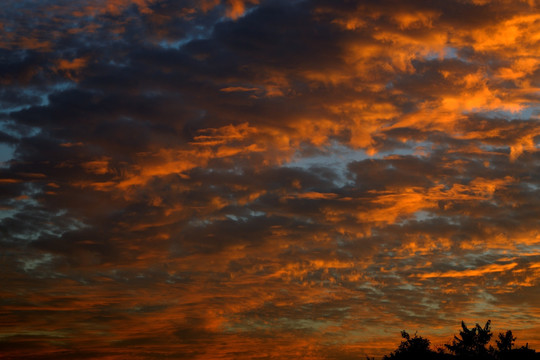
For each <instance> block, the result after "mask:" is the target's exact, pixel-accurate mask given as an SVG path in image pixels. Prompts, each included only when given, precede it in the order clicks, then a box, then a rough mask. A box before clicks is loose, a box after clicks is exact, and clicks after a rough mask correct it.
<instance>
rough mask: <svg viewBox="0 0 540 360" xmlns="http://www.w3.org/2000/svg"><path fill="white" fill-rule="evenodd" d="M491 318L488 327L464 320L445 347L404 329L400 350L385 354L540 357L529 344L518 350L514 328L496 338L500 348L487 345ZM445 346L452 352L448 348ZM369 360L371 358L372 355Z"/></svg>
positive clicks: (406, 358) (394, 358)
mask: <svg viewBox="0 0 540 360" xmlns="http://www.w3.org/2000/svg"><path fill="white" fill-rule="evenodd" d="M490 327H491V321H490V320H488V321H487V322H486V325H485V326H484V327H481V326H480V325H479V324H476V326H475V327H474V328H471V329H469V328H467V326H466V325H465V323H464V322H463V321H462V322H461V330H460V332H459V337H458V336H454V339H453V340H452V343H451V344H445V345H444V348H438V350H437V351H433V350H431V349H430V345H431V342H430V341H429V339H427V338H424V337H422V336H418V335H417V334H416V333H415V334H414V336H411V335H409V333H407V332H406V331H405V330H403V331H402V332H401V337H402V341H401V343H400V344H399V346H398V348H397V350H395V351H394V352H392V353H390V354H389V355H385V356H384V358H383V359H384V360H412V359H415V360H431V359H433V360H468V359H479V360H540V353H537V352H536V351H535V350H533V349H530V348H529V345H528V344H527V345H526V346H522V347H520V348H518V349H514V348H513V347H514V342H515V341H516V338H515V337H514V336H513V334H512V331H511V330H508V331H506V333H504V334H503V333H500V334H499V335H498V337H497V339H496V340H495V342H496V345H497V348H496V349H495V348H493V346H489V348H488V347H487V346H488V344H489V342H490V340H491V338H492V336H493V334H492V333H491V329H490ZM445 348H446V349H447V350H449V351H450V353H448V352H446V351H445ZM368 359H369V357H368Z"/></svg>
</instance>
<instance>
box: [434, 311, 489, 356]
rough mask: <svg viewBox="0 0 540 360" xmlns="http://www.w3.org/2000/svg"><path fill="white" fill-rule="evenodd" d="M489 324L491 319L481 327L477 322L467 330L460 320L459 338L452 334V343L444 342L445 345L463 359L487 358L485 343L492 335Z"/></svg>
mask: <svg viewBox="0 0 540 360" xmlns="http://www.w3.org/2000/svg"><path fill="white" fill-rule="evenodd" d="M490 326H491V320H488V321H487V322H486V325H485V326H484V327H483V328H482V327H481V326H480V325H479V324H476V326H475V327H474V328H472V329H470V330H469V329H468V328H467V326H466V325H465V323H464V322H463V321H462V322H461V328H462V330H461V331H460V332H459V335H460V337H461V338H458V337H457V336H454V340H452V344H445V346H446V348H447V349H448V350H450V351H451V352H452V353H454V354H455V355H457V356H458V357H461V358H464V359H469V358H470V359H484V358H488V357H489V356H488V349H487V348H486V345H487V344H488V343H489V340H491V337H492V336H493V334H492V333H491V329H490Z"/></svg>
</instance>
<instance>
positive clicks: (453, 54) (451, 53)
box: [423, 46, 458, 60]
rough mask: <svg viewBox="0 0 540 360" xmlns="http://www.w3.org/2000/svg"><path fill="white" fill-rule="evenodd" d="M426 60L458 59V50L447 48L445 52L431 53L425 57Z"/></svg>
mask: <svg viewBox="0 0 540 360" xmlns="http://www.w3.org/2000/svg"><path fill="white" fill-rule="evenodd" d="M423 58H424V59H426V60H442V59H457V58H458V50H457V49H456V48H454V47H451V46H445V47H444V49H443V51H442V52H440V51H430V52H428V53H427V54H426V55H424V56H423Z"/></svg>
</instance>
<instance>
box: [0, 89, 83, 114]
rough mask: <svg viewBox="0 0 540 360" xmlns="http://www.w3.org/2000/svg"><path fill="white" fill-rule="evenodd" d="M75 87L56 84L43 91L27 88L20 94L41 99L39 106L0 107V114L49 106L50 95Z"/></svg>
mask: <svg viewBox="0 0 540 360" xmlns="http://www.w3.org/2000/svg"><path fill="white" fill-rule="evenodd" d="M75 86H76V85H75V83H73V82H61V83H58V84H54V85H51V86H48V87H47V88H46V89H45V90H43V89H38V88H28V89H24V90H21V92H22V93H23V94H24V95H29V96H30V97H35V96H38V97H39V98H40V99H41V102H40V103H39V104H36V103H32V104H22V105H17V106H12V107H1V106H0V114H9V113H11V112H17V111H21V110H26V109H29V108H31V107H33V106H48V105H49V104H50V101H49V96H50V95H52V94H55V93H58V92H62V91H66V90H69V89H72V88H74V87H75Z"/></svg>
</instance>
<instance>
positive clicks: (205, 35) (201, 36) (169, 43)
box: [159, 25, 213, 50]
mask: <svg viewBox="0 0 540 360" xmlns="http://www.w3.org/2000/svg"><path fill="white" fill-rule="evenodd" d="M212 31H213V27H205V26H201V25H197V26H195V27H194V28H193V31H192V32H191V33H189V34H188V35H187V36H185V37H183V38H181V39H177V40H169V39H167V40H161V41H160V42H159V46H161V47H162V48H164V49H174V50H180V49H181V48H182V47H183V46H185V45H187V44H189V43H190V42H192V41H197V40H206V39H209V38H210V37H211V36H212Z"/></svg>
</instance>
